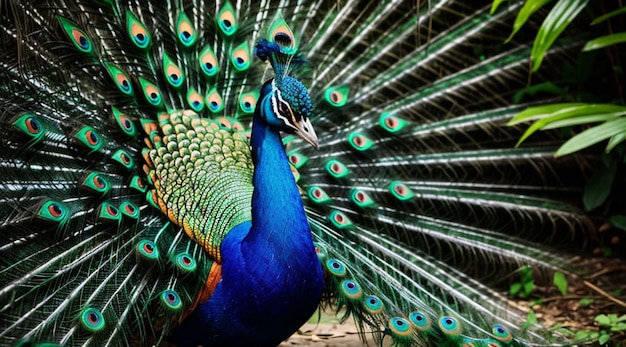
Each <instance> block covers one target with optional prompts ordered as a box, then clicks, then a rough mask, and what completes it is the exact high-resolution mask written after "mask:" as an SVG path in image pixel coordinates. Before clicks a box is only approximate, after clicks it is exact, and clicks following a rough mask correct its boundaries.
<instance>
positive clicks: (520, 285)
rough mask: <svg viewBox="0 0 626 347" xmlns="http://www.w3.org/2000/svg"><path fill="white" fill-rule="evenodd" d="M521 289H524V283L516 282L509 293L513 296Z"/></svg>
mask: <svg viewBox="0 0 626 347" xmlns="http://www.w3.org/2000/svg"><path fill="white" fill-rule="evenodd" d="M520 290H522V284H521V283H519V282H515V283H513V284H511V286H510V287H509V294H511V295H512V296H514V295H517V293H519V292H520Z"/></svg>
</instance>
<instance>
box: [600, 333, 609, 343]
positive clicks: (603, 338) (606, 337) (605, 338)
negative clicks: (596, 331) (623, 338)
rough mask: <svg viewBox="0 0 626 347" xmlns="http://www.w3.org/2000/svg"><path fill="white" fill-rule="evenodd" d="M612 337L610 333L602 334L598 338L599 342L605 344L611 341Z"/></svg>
mask: <svg viewBox="0 0 626 347" xmlns="http://www.w3.org/2000/svg"><path fill="white" fill-rule="evenodd" d="M610 338H611V336H610V335H609V334H606V333H604V334H601V335H600V338H599V339H598V343H599V344H601V345H603V344H605V343H607V342H608V341H609V339H610Z"/></svg>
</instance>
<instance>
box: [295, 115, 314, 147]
mask: <svg viewBox="0 0 626 347" xmlns="http://www.w3.org/2000/svg"><path fill="white" fill-rule="evenodd" d="M294 128H295V133H296V135H298V136H300V137H301V138H303V139H304V140H305V141H306V142H308V143H310V144H311V146H313V148H315V149H319V148H320V146H319V142H318V140H317V135H316V134H315V129H313V126H312V125H311V121H309V119H308V118H302V119H301V120H300V121H299V122H296V124H295V126H294Z"/></svg>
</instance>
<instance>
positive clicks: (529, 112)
mask: <svg viewBox="0 0 626 347" xmlns="http://www.w3.org/2000/svg"><path fill="white" fill-rule="evenodd" d="M624 114H626V107H624V106H618V105H613V104H584V103H566V104H551V105H544V106H538V107H529V108H528V109H526V110H524V111H523V112H520V113H519V114H517V115H516V116H515V117H513V118H512V119H511V120H510V121H509V123H508V125H513V124H517V123H519V122H521V121H523V120H530V119H535V120H537V121H536V122H535V123H534V124H532V125H531V126H530V127H528V129H527V130H526V131H525V132H524V134H523V135H522V136H521V137H520V139H519V141H518V142H517V146H519V145H520V144H521V143H522V142H523V141H524V140H526V139H527V138H528V137H529V136H530V135H532V134H533V133H535V132H536V131H537V130H546V129H554V128H559V127H564V126H571V125H578V124H587V123H588V122H591V123H595V122H600V121H609V120H613V119H615V118H616V117H618V116H621V115H624Z"/></svg>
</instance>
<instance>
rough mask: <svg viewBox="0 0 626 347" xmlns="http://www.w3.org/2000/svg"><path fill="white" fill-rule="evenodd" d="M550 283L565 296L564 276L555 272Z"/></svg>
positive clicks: (565, 283)
mask: <svg viewBox="0 0 626 347" xmlns="http://www.w3.org/2000/svg"><path fill="white" fill-rule="evenodd" d="M552 282H553V283H554V285H555V286H556V287H557V288H559V291H560V292H561V294H562V295H565V294H567V278H565V275H564V274H563V273H562V272H558V271H557V272H555V273H554V279H553V281H552Z"/></svg>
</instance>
